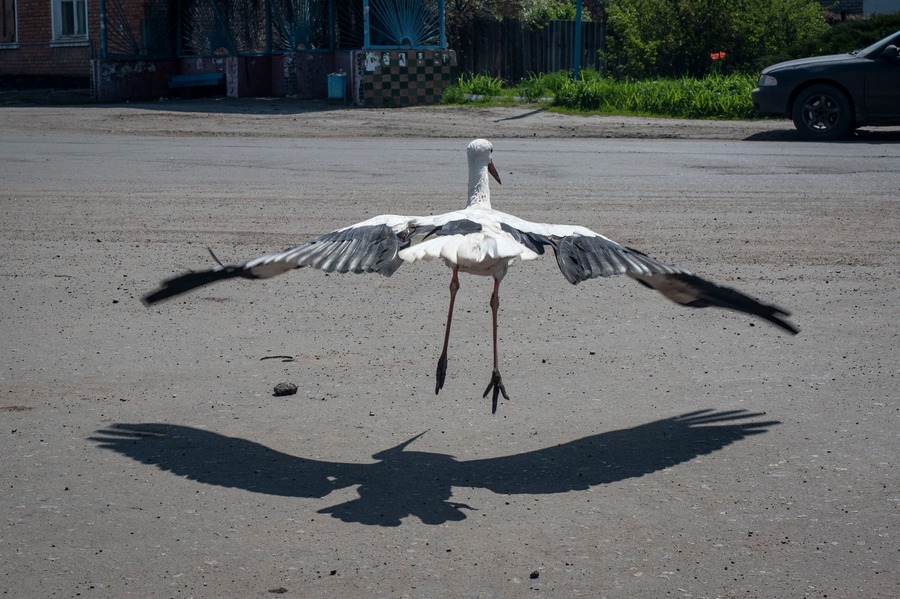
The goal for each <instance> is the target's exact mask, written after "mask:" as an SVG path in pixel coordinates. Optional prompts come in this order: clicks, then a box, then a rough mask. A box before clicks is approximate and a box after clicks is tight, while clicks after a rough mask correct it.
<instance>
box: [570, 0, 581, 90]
mask: <svg viewBox="0 0 900 599" xmlns="http://www.w3.org/2000/svg"><path fill="white" fill-rule="evenodd" d="M580 76H581V0H576V1H575V56H574V57H572V79H573V80H574V81H578V79H579V78H580Z"/></svg>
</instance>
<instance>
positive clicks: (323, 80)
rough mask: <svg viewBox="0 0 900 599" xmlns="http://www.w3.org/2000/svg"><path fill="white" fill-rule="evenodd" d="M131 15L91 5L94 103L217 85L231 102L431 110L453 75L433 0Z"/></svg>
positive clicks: (153, 6) (329, 1) (157, 0)
mask: <svg viewBox="0 0 900 599" xmlns="http://www.w3.org/2000/svg"><path fill="white" fill-rule="evenodd" d="M134 4H136V3H133V2H129V1H128V0H100V32H101V35H100V52H99V55H100V57H99V58H98V59H96V60H94V61H92V69H91V76H92V84H93V87H94V93H95V96H96V97H97V99H98V100H101V101H110V100H125V99H139V98H155V97H160V96H169V95H172V94H173V93H176V92H178V93H182V92H183V91H184V90H190V89H194V88H205V87H214V86H216V87H222V88H224V91H225V92H226V93H227V94H228V95H229V96H234V97H245V96H283V95H287V96H297V97H299V98H304V99H312V98H325V97H331V98H335V97H337V96H340V97H342V98H345V99H347V100H348V101H352V102H353V103H355V104H357V105H363V106H404V105H410V104H421V103H433V102H436V101H438V100H439V99H440V96H441V94H442V93H443V90H444V89H445V88H446V87H447V85H449V84H450V83H451V82H452V81H453V80H454V76H455V70H456V56H455V54H454V53H453V52H452V51H450V50H448V49H447V41H446V35H445V29H444V0H149V1H145V2H144V3H143V6H142V9H141V10H135V9H134V8H133V6H134ZM130 7H131V8H130ZM329 75H332V77H330V78H329ZM336 82H337V83H338V84H339V85H338V87H337V88H335V85H334V84H335V83H336ZM341 86H343V87H342V89H341ZM179 90H181V91H179ZM220 91H221V90H220ZM337 92H340V93H337Z"/></svg>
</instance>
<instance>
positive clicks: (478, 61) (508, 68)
mask: <svg viewBox="0 0 900 599" xmlns="http://www.w3.org/2000/svg"><path fill="white" fill-rule="evenodd" d="M454 33H455V38H456V40H455V41H454V42H453V43H452V45H451V49H453V50H456V52H457V58H458V63H459V68H460V70H461V71H462V72H463V73H465V74H477V75H491V76H493V77H500V78H501V79H505V80H507V81H511V82H516V81H519V80H521V79H523V78H525V77H527V76H528V75H529V74H531V73H552V72H555V71H560V70H569V69H571V68H572V66H573V59H574V51H575V22H574V21H549V22H548V23H547V24H546V25H544V26H543V27H532V26H530V25H528V24H527V23H525V22H523V21H520V20H516V19H504V20H502V21H496V20H489V19H476V20H474V21H472V22H471V24H470V25H469V26H467V27H466V28H464V29H459V30H457V31H456V32H454ZM605 39H606V23H602V22H583V23H582V24H581V40H582V42H581V44H582V49H581V66H582V67H586V68H593V69H596V70H598V71H602V70H603V63H602V60H601V57H600V54H599V50H600V49H601V48H602V47H603V44H604V42H605Z"/></svg>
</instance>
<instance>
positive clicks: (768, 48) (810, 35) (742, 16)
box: [604, 0, 827, 79]
mask: <svg viewBox="0 0 900 599" xmlns="http://www.w3.org/2000/svg"><path fill="white" fill-rule="evenodd" d="M608 15H609V19H608V31H607V39H606V44H607V49H606V51H605V52H604V62H605V63H606V65H607V69H608V71H609V73H610V74H612V75H613V76H615V77H617V78H626V77H627V78H632V79H646V78H649V77H680V76H692V77H702V76H705V75H709V74H712V73H716V72H719V73H735V72H748V71H755V70H758V68H759V63H760V61H761V59H762V57H764V56H766V55H768V54H771V53H772V52H774V51H775V50H776V49H779V48H784V47H786V46H788V45H790V44H792V43H794V42H796V41H802V40H808V39H815V38H818V37H819V36H821V35H822V34H823V33H824V31H825V30H826V29H827V24H826V22H825V19H824V16H823V13H822V6H821V4H819V2H818V0H779V1H778V2H772V1H771V0H672V1H668V2H660V1H659V0H609V4H608ZM720 52H724V53H725V57H724V58H720V59H719V60H712V59H711V55H712V54H718V53H720Z"/></svg>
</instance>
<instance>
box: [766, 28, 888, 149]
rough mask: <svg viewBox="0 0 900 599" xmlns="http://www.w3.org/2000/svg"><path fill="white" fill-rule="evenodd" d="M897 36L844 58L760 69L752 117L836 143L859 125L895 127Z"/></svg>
mask: <svg viewBox="0 0 900 599" xmlns="http://www.w3.org/2000/svg"><path fill="white" fill-rule="evenodd" d="M897 46H900V31H898V32H896V33H894V34H892V35H889V36H887V37H886V38H884V39H883V40H880V41H877V42H875V43H874V44H872V45H871V46H869V47H868V48H864V49H863V50H854V51H853V52H850V53H849V54H836V55H834V56H819V57H816V58H801V59H799V60H789V61H788V62H781V63H778V64H775V65H772V66H770V67H766V68H765V69H763V71H762V74H761V75H760V76H759V83H758V84H757V85H758V86H759V87H757V88H756V89H754V90H753V92H752V96H753V106H754V107H755V108H756V110H757V112H759V113H760V114H763V115H770V116H785V117H788V118H791V119H793V121H794V126H796V127H797V131H798V132H799V133H800V136H801V137H803V138H804V139H814V140H832V139H839V138H841V137H843V136H844V135H846V134H847V133H849V132H850V131H851V130H853V129H855V128H857V127H861V126H863V125H900V58H898V50H897Z"/></svg>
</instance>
